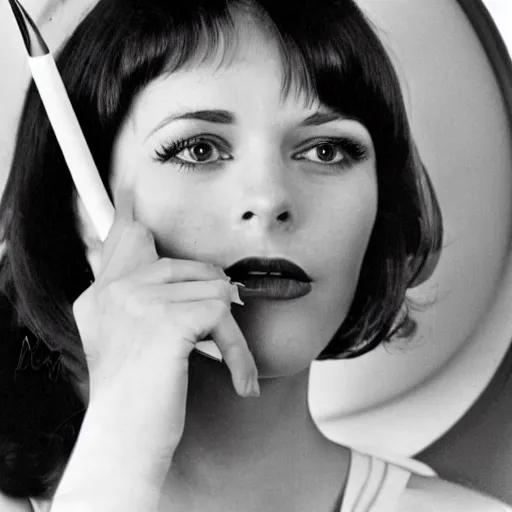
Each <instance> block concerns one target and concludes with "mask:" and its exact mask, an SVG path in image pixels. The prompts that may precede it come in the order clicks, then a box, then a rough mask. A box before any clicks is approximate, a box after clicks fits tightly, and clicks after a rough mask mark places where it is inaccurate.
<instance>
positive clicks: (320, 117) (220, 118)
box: [145, 110, 344, 140]
mask: <svg viewBox="0 0 512 512" xmlns="http://www.w3.org/2000/svg"><path fill="white" fill-rule="evenodd" d="M187 119H193V120H196V121H206V122H208V123H216V124H234V123H236V116H235V115H234V114H233V113H232V112H229V111H227V110H194V111H191V112H183V113H181V114H172V115H170V116H167V117H165V118H164V119H162V121H160V122H159V123H158V124H157V125H156V126H155V128H153V130H151V132H150V133H149V134H148V136H147V137H146V139H145V140H147V139H148V138H149V137H150V136H151V135H153V134H154V133H156V132H157V131H158V130H160V129H161V128H163V127H164V126H166V125H168V124H169V123H172V122H174V121H183V120H187ZM340 119H344V116H342V115H341V114H339V113H338V112H316V113H314V114H312V115H311V116H309V117H307V118H306V119H304V121H302V123H300V125H301V126H319V125H322V124H326V123H330V122H331V121H337V120H340Z"/></svg>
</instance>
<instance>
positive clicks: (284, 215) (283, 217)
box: [277, 212, 290, 222]
mask: <svg viewBox="0 0 512 512" xmlns="http://www.w3.org/2000/svg"><path fill="white" fill-rule="evenodd" d="M289 218H290V214H289V212H283V213H281V214H280V215H278V216H277V221H278V222H286V221H287V220H288V219H289Z"/></svg>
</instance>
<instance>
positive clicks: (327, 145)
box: [302, 142, 346, 164]
mask: <svg viewBox="0 0 512 512" xmlns="http://www.w3.org/2000/svg"><path fill="white" fill-rule="evenodd" d="M302 158H304V159H306V160H311V161H312V162H318V163H322V164H337V163H339V162H341V161H342V160H344V159H345V158H346V157H345V155H344V154H343V152H342V151H341V148H339V147H337V146H336V145H335V144H333V143H332V142H323V143H322V144H318V146H315V147H314V148H311V149H310V150H308V151H306V152H305V153H302Z"/></svg>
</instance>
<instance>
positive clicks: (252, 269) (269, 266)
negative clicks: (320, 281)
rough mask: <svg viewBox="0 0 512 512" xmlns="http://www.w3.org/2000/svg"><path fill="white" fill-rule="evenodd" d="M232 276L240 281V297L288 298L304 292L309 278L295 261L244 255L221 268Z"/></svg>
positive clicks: (294, 297)
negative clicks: (235, 261)
mask: <svg viewBox="0 0 512 512" xmlns="http://www.w3.org/2000/svg"><path fill="white" fill-rule="evenodd" d="M225 272H226V274H227V275H228V276H229V277H230V278H231V279H232V280H233V281H236V282H239V283H242V284H243V285H244V286H245V288H241V289H240V295H241V297H242V298H266V299H274V300H291V299H297V298H299V297H303V296H304V295H307V294H308V293H309V292H310V291H311V289H312V286H311V281H312V280H311V278H310V277H309V276H308V274H307V273H306V272H305V271H304V270H303V269H302V268H300V267H299V266H298V265H296V264H295V263H292V262H291V261H289V260H285V259H277V258H245V259H243V260H240V261H238V262H237V263H235V264H234V265H231V266H230V267H228V268H227V269H226V270H225Z"/></svg>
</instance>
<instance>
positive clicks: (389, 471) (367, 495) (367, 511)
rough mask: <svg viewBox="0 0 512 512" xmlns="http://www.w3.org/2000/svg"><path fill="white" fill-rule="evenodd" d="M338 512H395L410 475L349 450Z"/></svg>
mask: <svg viewBox="0 0 512 512" xmlns="http://www.w3.org/2000/svg"><path fill="white" fill-rule="evenodd" d="M351 454H352V459H351V462H350V469H349V473H348V480H347V486H346V488H345V493H344V497H343V503H342V505H341V510H340V512H394V511H395V510H396V509H397V504H398V502H399V500H400V498H401V497H402V494H403V492H404V490H405V488H406V486H407V482H408V481H409V478H410V476H411V472H410V471H408V470H407V469H404V468H402V467H400V466H397V465H395V464H391V463H389V462H386V461H384V460H382V459H379V458H377V457H374V456H372V455H366V454H363V453H360V452H357V451H354V450H352V452H351Z"/></svg>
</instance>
